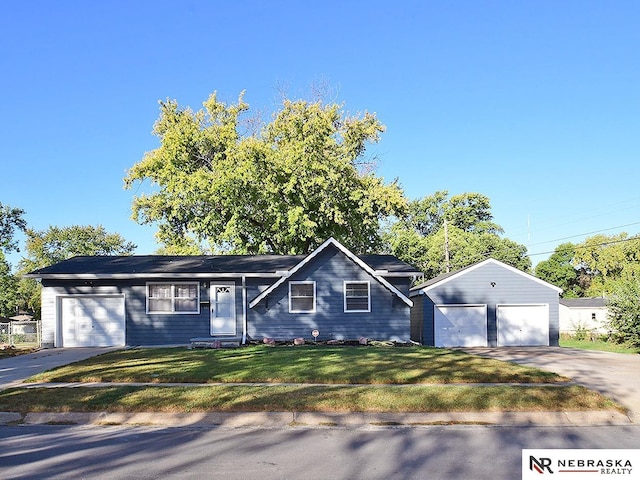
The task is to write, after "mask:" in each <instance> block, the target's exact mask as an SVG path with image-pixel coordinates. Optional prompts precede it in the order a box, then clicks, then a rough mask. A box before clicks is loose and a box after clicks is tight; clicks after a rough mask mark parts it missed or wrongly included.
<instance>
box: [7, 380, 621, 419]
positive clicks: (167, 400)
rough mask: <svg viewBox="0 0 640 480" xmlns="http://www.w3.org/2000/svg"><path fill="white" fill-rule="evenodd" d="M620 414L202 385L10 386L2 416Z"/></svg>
mask: <svg viewBox="0 0 640 480" xmlns="http://www.w3.org/2000/svg"><path fill="white" fill-rule="evenodd" d="M611 409H620V407H619V406H617V405H616V404H615V403H614V402H613V401H611V400H609V399H607V398H605V397H603V396H602V395H600V394H598V393H597V392H594V391H591V390H588V389H586V388H584V387H581V386H576V385H571V386H526V387H522V386H520V387H516V386H488V387H471V386H448V385H447V386H429V387H427V386H409V387H404V388H384V387H367V386H364V387H362V386H357V387H356V386H353V387H338V386H304V385H303V386H282V385H281V386H270V387H257V386H231V385H222V386H203V387H195V386H194V387H148V386H147V387H135V386H126V387H94V388H89V387H73V388H69V387H62V388H35V389H33V388H31V389H26V388H14V389H9V390H5V391H2V392H0V411H7V412H22V413H27V412H101V411H106V412H170V413H189V412H256V411H299V412H461V411H465V412H466V411H481V412H486V411H581V410H611Z"/></svg>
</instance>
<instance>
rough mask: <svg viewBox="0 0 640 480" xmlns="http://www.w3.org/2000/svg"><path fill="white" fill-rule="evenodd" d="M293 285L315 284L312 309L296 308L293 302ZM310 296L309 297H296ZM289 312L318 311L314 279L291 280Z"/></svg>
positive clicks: (314, 286) (314, 285)
mask: <svg viewBox="0 0 640 480" xmlns="http://www.w3.org/2000/svg"><path fill="white" fill-rule="evenodd" d="M291 285H313V308H312V309H311V310H294V309H293V304H292V302H291V299H292V295H291ZM296 298H308V297H296ZM289 313H316V282H315V281H313V280H304V281H291V282H289Z"/></svg>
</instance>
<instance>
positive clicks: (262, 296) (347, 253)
mask: <svg viewBox="0 0 640 480" xmlns="http://www.w3.org/2000/svg"><path fill="white" fill-rule="evenodd" d="M329 245H332V246H334V247H336V248H337V249H338V250H340V251H341V252H342V253H343V254H344V255H345V256H347V257H348V258H349V259H350V260H352V261H353V262H354V263H356V264H357V265H358V266H359V267H360V268H362V269H363V270H364V271H365V272H367V273H368V274H369V275H371V276H372V277H373V278H375V279H376V280H377V281H378V282H380V283H381V284H382V285H383V286H384V287H385V288H386V289H387V290H389V291H391V292H392V293H394V294H396V295H397V296H398V297H399V298H400V299H401V300H402V301H403V302H404V303H406V304H407V305H408V306H410V307H412V306H413V301H411V300H410V299H409V297H407V296H406V295H404V294H403V293H402V292H401V291H400V290H398V289H397V288H396V287H394V286H393V285H391V283H389V282H388V281H387V280H385V279H384V278H383V277H381V276H380V275H378V274H377V273H376V271H375V270H373V269H372V268H371V267H370V266H369V265H367V264H366V263H365V262H363V261H362V260H360V258H358V256H357V255H354V254H353V253H352V252H351V251H350V250H349V249H347V248H346V247H344V246H343V245H342V244H341V243H340V242H338V241H337V240H336V239H334V238H333V237H332V238H329V239H328V240H326V241H325V242H324V243H323V244H322V245H320V246H319V247H318V248H316V249H315V250H314V251H313V252H311V253H310V254H309V255H307V256H306V257H304V258H303V259H302V260H301V261H300V262H299V263H298V264H297V265H295V266H294V267H293V268H291V269H290V270H289V271H287V272H286V273H285V274H283V276H282V277H280V279H278V280H277V281H276V282H275V283H273V284H272V285H271V286H270V287H269V288H267V289H265V290H264V291H263V292H262V293H261V294H260V295H258V296H257V297H256V298H254V299H253V300H252V301H251V303H249V308H253V307H255V306H256V305H257V304H258V303H260V302H261V301H262V300H264V299H265V298H266V297H267V296H268V295H269V294H270V293H271V292H273V291H274V290H275V289H276V288H278V287H279V286H280V285H282V284H283V283H284V282H285V281H286V280H287V278H289V277H290V276H291V275H293V274H294V273H296V272H297V271H299V270H300V269H301V268H302V267H304V266H305V265H306V264H308V263H309V262H310V261H311V260H313V259H314V258H315V257H317V256H318V255H319V254H320V253H321V252H322V251H323V250H324V249H325V248H327V247H328V246H329Z"/></svg>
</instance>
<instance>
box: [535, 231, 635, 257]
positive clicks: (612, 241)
mask: <svg viewBox="0 0 640 480" xmlns="http://www.w3.org/2000/svg"><path fill="white" fill-rule="evenodd" d="M634 240H640V235H635V236H633V237H629V238H623V239H622V240H610V241H608V242H602V243H592V244H589V245H575V246H574V248H575V249H576V250H578V249H584V248H591V247H603V246H606V245H613V244H615V243H624V242H632V241H634ZM551 253H555V250H552V251H550V252H540V253H527V254H526V255H525V256H526V257H533V256H536V255H549V254H551Z"/></svg>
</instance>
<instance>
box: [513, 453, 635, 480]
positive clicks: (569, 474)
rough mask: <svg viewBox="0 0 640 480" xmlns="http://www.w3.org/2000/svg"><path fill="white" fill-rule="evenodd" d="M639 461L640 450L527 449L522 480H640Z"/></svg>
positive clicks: (523, 455) (523, 457) (523, 460)
mask: <svg viewBox="0 0 640 480" xmlns="http://www.w3.org/2000/svg"><path fill="white" fill-rule="evenodd" d="M639 457H640V450H639V449H629V450H616V449H600V450H595V449H585V450H580V449H525V450H522V480H529V479H532V478H537V479H540V478H544V476H547V477H553V478H554V479H555V478H557V479H561V478H573V479H576V480H579V479H580V478H595V477H598V476H601V475H603V476H605V477H607V478H624V479H635V480H640V465H638V468H635V467H634V463H633V462H634V460H637V459H638V458H639ZM637 463H640V462H637ZM541 475H543V477H541ZM563 476H564V477H563Z"/></svg>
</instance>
